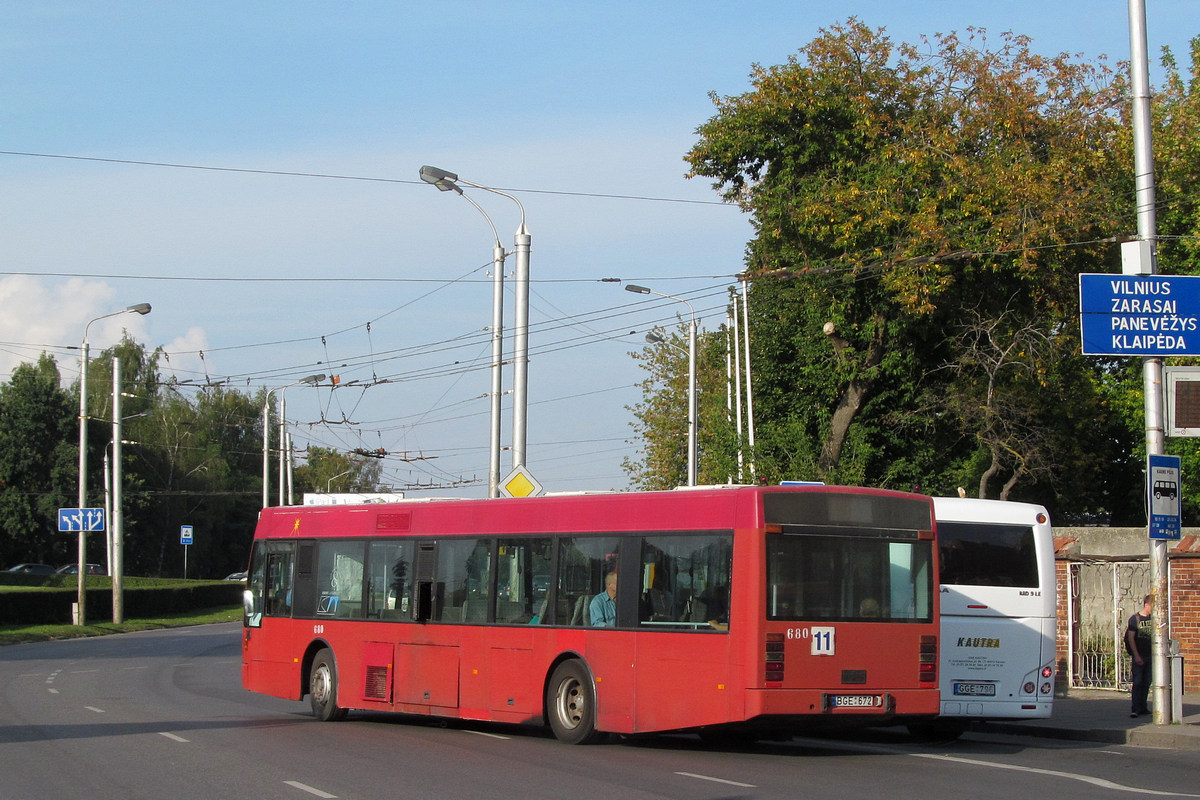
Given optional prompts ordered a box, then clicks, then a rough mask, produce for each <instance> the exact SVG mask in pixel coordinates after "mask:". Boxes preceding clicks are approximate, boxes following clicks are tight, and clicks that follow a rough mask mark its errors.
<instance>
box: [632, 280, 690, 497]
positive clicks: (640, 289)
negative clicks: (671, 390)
mask: <svg viewBox="0 0 1200 800" xmlns="http://www.w3.org/2000/svg"><path fill="white" fill-rule="evenodd" d="M625 291H627V292H633V293H634V294H652V295H655V296H657V297H665V298H667V299H668V300H674V301H676V302H679V303H683V304H684V305H686V306H687V307H688V313H689V314H690V315H691V324H690V325H689V326H688V421H687V425H688V464H687V471H688V482H687V485H688V486H695V485H696V309H695V308H693V307H692V304H691V303H689V302H688V301H687V300H684V299H683V298H682V297H675V296H674V295H670V294H663V293H662V292H656V291H654V290H653V289H648V288H646V287H645V286H637V285H636V284H632V283H629V284H626V285H625ZM647 340H649V336H647Z"/></svg>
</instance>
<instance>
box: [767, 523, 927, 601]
mask: <svg viewBox="0 0 1200 800" xmlns="http://www.w3.org/2000/svg"><path fill="white" fill-rule="evenodd" d="M932 551H933V547H932V543H931V542H929V541H927V540H919V541H899V542H898V541H894V540H888V539H883V538H879V539H871V538H861V537H856V536H849V537H848V536H820V535H799V536H795V535H787V534H784V535H778V534H776V535H769V536H768V537H767V597H766V603H767V618H768V619H773V620H818V621H872V622H930V621H932V619H933V567H932V563H931V562H932V558H931V557H932V554H933V553H932Z"/></svg>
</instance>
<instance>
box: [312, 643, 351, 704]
mask: <svg viewBox="0 0 1200 800" xmlns="http://www.w3.org/2000/svg"><path fill="white" fill-rule="evenodd" d="M308 701H309V704H311V705H312V710H313V716H314V717H316V718H317V719H318V720H320V721H321V722H336V721H337V720H340V719H345V718H346V709H344V708H340V707H338V704H337V664H336V663H335V662H334V660H333V651H332V650H330V649H329V648H328V647H324V648H321V649H320V650H318V651H317V655H316V656H315V657H314V658H313V664H312V671H311V672H310V673H309V674H308Z"/></svg>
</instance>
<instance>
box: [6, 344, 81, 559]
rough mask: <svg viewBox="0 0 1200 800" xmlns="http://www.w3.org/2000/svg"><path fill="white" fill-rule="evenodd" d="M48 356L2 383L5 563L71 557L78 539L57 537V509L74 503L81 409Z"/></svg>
mask: <svg viewBox="0 0 1200 800" xmlns="http://www.w3.org/2000/svg"><path fill="white" fill-rule="evenodd" d="M59 381H60V377H59V373H58V366H57V365H56V364H55V363H54V359H53V358H51V357H50V356H48V355H46V354H42V356H41V358H39V359H38V361H37V363H36V364H21V365H19V366H18V367H17V368H16V369H15V370H13V373H12V377H11V379H10V380H9V382H8V383H6V384H0V564H3V565H11V564H12V563H16V562H21V561H33V562H39V563H46V564H52V565H58V564H63V563H66V562H67V561H70V560H73V559H72V553H73V552H75V551H74V549H73V548H74V547H75V546H76V545H75V542H76V540H75V539H74V537H68V536H65V535H64V534H61V533H59V532H58V523H57V520H58V509H59V508H71V507H74V505H75V500H76V494H77V490H76V483H75V476H76V474H77V473H78V469H77V466H76V461H77V454H78V446H77V445H76V444H73V443H72V442H73V439H75V438H77V429H76V427H75V420H76V419H77V418H78V408H77V404H76V403H75V402H73V401H72V398H71V396H70V394H68V393H67V392H64V391H63V390H62V389H61V388H60V386H59Z"/></svg>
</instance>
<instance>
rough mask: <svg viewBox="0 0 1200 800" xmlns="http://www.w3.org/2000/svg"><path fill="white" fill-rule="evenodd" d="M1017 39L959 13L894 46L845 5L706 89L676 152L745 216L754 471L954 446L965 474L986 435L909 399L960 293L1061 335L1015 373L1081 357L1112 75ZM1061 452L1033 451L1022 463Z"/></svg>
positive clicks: (889, 478) (883, 467)
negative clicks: (1085, 273)
mask: <svg viewBox="0 0 1200 800" xmlns="http://www.w3.org/2000/svg"><path fill="white" fill-rule="evenodd" d="M1029 45H1030V42H1029V40H1028V39H1026V38H1024V37H1020V36H1015V35H1012V34H1005V35H1003V36H1001V37H1000V39H999V41H998V43H996V44H995V45H994V46H993V43H992V42H991V41H990V40H989V39H988V37H987V36H986V33H985V32H983V31H979V30H970V31H969V35H968V37H967V38H966V39H965V40H963V39H960V38H959V37H958V36H956V35H953V34H950V35H937V36H934V37H933V38H932V39H923V40H922V42H921V43H920V45H907V44H905V45H899V46H896V45H893V43H892V42H891V40H890V39H888V37H886V36H885V35H884V33H883V31H882V30H872V29H870V28H868V27H867V26H865V25H864V24H862V23H860V22H858V21H857V20H854V19H851V20H849V21H848V22H847V23H845V24H844V25H836V26H833V27H832V28H830V29H828V30H825V31H822V33H821V35H820V36H818V37H817V38H816V39H814V40H813V41H812V42H810V43H809V44H808V45H806V46H804V47H803V48H801V50H800V52H799V55H798V56H796V57H792V58H789V60H788V63H787V64H784V65H782V66H777V67H769V68H763V67H759V66H756V67H755V68H754V71H753V73H752V76H751V81H752V84H753V89H752V91H750V92H747V93H746V94H743V95H739V96H735V97H716V96H713V101H714V104H715V105H716V107H717V113H716V115H715V116H714V117H713V118H712V119H710V120H709V121H707V122H706V123H704V124H703V125H701V126H700V128H699V129H698V133H699V141H698V142H697V144H696V145H695V146H694V147H693V148H692V150H691V152H689V153H688V155H687V161H688V163H689V164H690V165H691V170H692V171H691V174H692V175H693V176H704V177H709V178H712V179H713V181H714V187H715V188H716V189H717V190H718V191H720V192H721V194H722V196H723V197H724V198H725V199H726V200H727V201H729V202H732V203H737V204H738V205H739V206H740V207H741V208H742V209H744V210H745V211H746V212H747V213H749V214H750V215H751V216H752V220H753V224H754V228H755V236H754V238H753V239H752V240H751V242H750V243H749V244H748V245H747V258H746V260H747V267H748V272H749V274H750V275H751V276H753V277H754V278H755V281H754V284H753V286H752V288H751V293H750V303H751V315H752V320H751V328H752V330H753V331H754V336H753V337H752V339H751V341H752V343H753V344H754V352H753V354H752V358H753V360H754V371H755V375H756V387H755V407H756V412H757V414H758V416H759V419H760V423H759V426H758V431H759V451H760V452H758V453H756V454H755V459H756V462H757V464H758V465H759V466H760V474H763V475H764V477H767V478H768V479H771V480H774V479H775V478H776V477H795V475H791V476H789V475H786V474H785V475H778V476H776V475H772V474H770V473H769V472H765V473H764V472H763V471H762V470H772V469H775V470H778V469H783V470H789V471H791V470H796V469H797V468H802V469H808V470H810V473H809V474H808V475H806V476H804V477H810V478H820V479H824V480H827V481H837V482H856V483H874V484H879V485H892V486H899V487H900V488H910V487H911V486H914V485H923V486H928V485H929V484H930V483H931V482H932V483H936V484H941V483H944V482H946V480H947V475H948V474H949V473H950V472H954V471H957V472H956V477H960V476H961V468H962V465H963V464H965V463H972V464H974V467H973V468H974V469H975V470H977V473H976V476H975V477H976V479H979V478H981V477H982V472H983V471H985V470H987V469H988V468H989V466H990V465H991V459H990V457H989V458H987V459H984V460H983V461H982V463H980V461H981V460H980V459H979V456H980V455H981V454H984V453H988V452H990V451H989V447H999V446H1000V445H999V443H998V442H995V441H994V442H993V443H992V445H988V444H987V443H986V440H984V439H980V438H979V437H976V436H964V435H963V434H964V431H963V429H962V427H961V423H962V422H963V420H962V419H960V420H959V421H958V422H959V423H960V424H958V425H955V424H952V423H951V421H948V420H945V419H938V418H935V417H930V416H923V415H922V410H923V409H927V408H929V407H930V405H931V403H930V398H931V397H938V396H944V395H945V394H946V390H947V386H948V385H949V384H950V383H951V382H952V379H953V377H952V375H951V374H950V373H949V372H947V371H945V370H941V369H940V368H941V367H942V366H943V365H944V364H952V363H963V360H964V354H963V353H962V352H961V351H960V350H959V349H956V348H961V346H962V345H963V344H965V342H964V341H962V340H961V339H959V340H957V341H956V340H955V339H954V337H952V336H947V335H946V333H945V332H946V331H948V330H953V329H954V328H955V326H956V325H959V324H960V323H961V321H962V320H963V319H964V318H965V316H964V313H965V311H966V310H967V309H977V310H978V311H979V313H980V314H981V315H983V318H985V319H990V318H994V317H996V316H998V315H999V314H1000V313H1001V312H1005V311H1006V312H1007V313H1008V314H1009V315H1010V316H1011V322H1010V326H1011V328H1012V330H1020V329H1023V328H1025V327H1027V326H1029V325H1031V324H1035V323H1036V324H1039V325H1042V326H1044V328H1045V330H1047V331H1053V332H1054V334H1055V336H1056V337H1058V338H1061V340H1062V342H1061V343H1060V344H1058V345H1056V346H1055V347H1053V348H1044V349H1043V350H1041V351H1039V352H1040V353H1041V354H1042V359H1043V360H1041V361H1038V360H1036V359H1033V360H1030V362H1029V367H1030V369H1032V370H1033V372H1032V373H1031V374H1033V375H1038V374H1044V373H1048V372H1049V371H1052V370H1053V369H1054V365H1052V364H1048V363H1046V362H1045V359H1048V358H1061V357H1063V355H1064V353H1065V354H1066V357H1067V358H1068V359H1075V365H1076V366H1075V368H1076V369H1078V368H1082V364H1081V363H1080V362H1079V361H1078V355H1077V351H1076V350H1074V349H1073V348H1072V347H1071V343H1072V341H1073V339H1072V337H1073V335H1074V334H1073V332H1072V331H1073V327H1074V326H1073V324H1072V323H1073V320H1074V315H1075V313H1076V303H1075V291H1076V290H1075V275H1076V274H1077V272H1079V271H1080V269H1081V268H1083V267H1084V266H1085V265H1090V266H1091V268H1092V269H1093V270H1094V269H1095V266H1096V265H1097V264H1103V263H1104V262H1105V260H1106V259H1110V260H1111V259H1112V258H1113V257H1114V253H1113V252H1112V248H1111V247H1110V246H1108V245H1103V244H1101V243H1100V240H1102V239H1105V238H1107V237H1110V236H1111V235H1112V234H1113V233H1114V232H1115V231H1117V230H1118V229H1119V228H1120V223H1121V221H1122V219H1123V217H1122V214H1121V213H1120V211H1119V208H1120V206H1119V203H1118V198H1117V195H1116V194H1115V193H1114V191H1113V188H1112V187H1113V183H1112V181H1111V180H1110V178H1111V176H1112V175H1113V174H1114V171H1115V169H1116V167H1117V166H1118V165H1119V164H1120V163H1121V162H1122V159H1121V157H1120V155H1119V154H1118V153H1116V152H1115V150H1114V145H1115V143H1116V142H1117V141H1118V139H1119V137H1118V131H1119V126H1120V120H1119V115H1118V113H1117V109H1118V103H1119V101H1120V99H1121V96H1122V91H1123V83H1122V82H1121V81H1120V80H1117V79H1115V78H1114V77H1113V76H1112V75H1111V74H1110V73H1109V72H1108V71H1107V70H1106V69H1104V68H1103V67H1101V66H1096V65H1090V64H1085V63H1077V62H1075V61H1073V60H1071V59H1070V58H1068V57H1066V56H1058V57H1054V58H1047V57H1044V56H1040V55H1037V54H1036V53H1034V52H1032V51H1031V49H1030V46H1029ZM1124 219H1128V214H1126V215H1124ZM1055 386H1057V384H1055V383H1053V382H1046V386H1045V387H1044V388H1045V389H1046V390H1050V389H1052V388H1054V387H1055ZM1045 394H1046V393H1045V392H1042V393H1040V394H1039V395H1038V396H1034V397H1024V398H1023V396H1022V395H1020V394H1019V393H1015V392H1014V393H1011V394H1010V395H1008V400H1009V401H1008V402H1007V403H1006V406H1005V408H1004V409H1003V410H1004V411H1005V412H1006V415H1007V423H1006V424H1008V425H1009V426H1010V430H1015V429H1016V428H1015V427H1013V426H1017V425H1018V423H1020V422H1021V420H1025V422H1024V423H1021V424H1024V425H1028V424H1032V420H1034V419H1035V418H1036V419H1040V417H1039V413H1038V412H1039V409H1038V408H1037V406H1036V404H1038V403H1042V404H1044V403H1046V402H1047V401H1048V399H1047V397H1046V396H1045ZM1073 399H1074V398H1072V397H1071V396H1061V397H1055V398H1053V400H1054V404H1055V405H1056V406H1059V407H1061V406H1063V405H1070V403H1071V402H1073ZM1001 410H1002V409H1001V408H1000V407H999V406H996V407H994V408H993V411H994V412H996V413H999V412H1000V411H1001ZM992 419H993V422H997V423H998V422H1000V420H1001V418H1000V417H997V416H993V418H992ZM798 437H799V438H802V439H803V440H804V441H796V440H797V438H798ZM1029 441H1032V440H1029ZM1079 454H1080V448H1079V447H1078V446H1076V447H1074V448H1071V449H1069V450H1068V451H1067V452H1061V451H1054V452H1046V451H1042V456H1043V458H1048V459H1049V461H1042V460H1039V464H1041V465H1044V466H1045V467H1046V468H1049V469H1056V468H1061V466H1062V464H1063V463H1064V462H1066V461H1069V460H1071V459H1072V458H1077V457H1078V456H1079ZM1024 464H1025V466H1024V467H1022V466H1021V462H1020V461H1019V460H1011V459H1010V460H1008V461H1007V462H1003V460H1002V463H1001V464H1000V465H998V467H997V469H998V470H1000V471H1003V470H1007V471H1006V472H1004V474H1003V476H1002V480H1003V481H1004V482H1006V483H1012V484H1015V483H1016V482H1017V481H1030V480H1032V477H1031V476H1030V474H1029V470H1028V464H1029V461H1028V459H1026V461H1025V462H1024ZM998 477H1000V476H998ZM950 488H953V487H950Z"/></svg>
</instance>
